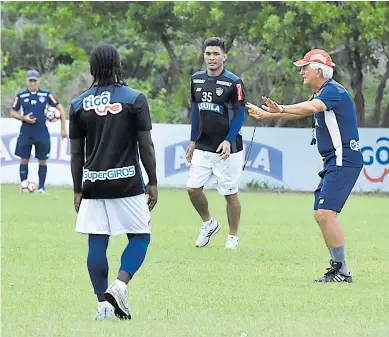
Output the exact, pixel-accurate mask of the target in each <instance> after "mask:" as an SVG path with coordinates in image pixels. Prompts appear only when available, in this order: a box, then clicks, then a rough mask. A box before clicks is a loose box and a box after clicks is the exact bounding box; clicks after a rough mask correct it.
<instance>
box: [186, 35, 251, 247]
mask: <svg viewBox="0 0 389 337" xmlns="http://www.w3.org/2000/svg"><path fill="white" fill-rule="evenodd" d="M204 47H205V51H204V60H205V63H206V65H207V70H205V71H199V72H197V73H195V74H194V75H193V76H192V79H191V83H190V90H191V101H192V111H191V124H192V125H191V126H192V128H191V135H190V144H189V147H188V148H187V151H186V158H187V160H188V161H189V162H190V163H191V167H190V171H189V179H188V182H187V190H188V193H189V196H190V200H191V202H192V204H193V206H194V208H195V209H196V211H197V212H198V213H199V215H200V217H201V219H202V221H203V223H202V225H201V228H200V235H199V236H198V238H197V240H196V246H197V247H205V246H207V245H208V244H209V242H210V240H211V239H212V237H213V236H214V235H215V234H216V233H217V232H218V231H219V230H220V224H219V223H218V222H217V221H216V220H215V219H213V218H212V217H211V215H210V213H209V209H208V201H207V198H206V196H205V194H204V192H203V187H204V185H205V184H206V183H207V182H208V181H209V179H210V178H212V177H215V178H216V182H217V189H218V191H219V193H220V194H222V195H224V196H225V198H226V201H227V213H228V223H229V229H230V231H229V235H228V237H227V241H226V248H228V249H236V248H237V247H238V226H239V221H240V213H241V206H240V201H239V198H238V188H239V180H240V177H241V175H242V161H243V156H242V154H243V142H242V136H241V134H240V129H241V127H242V125H243V121H244V119H245V92H244V86H243V82H242V80H241V79H240V78H239V77H238V76H236V75H235V74H233V73H231V72H229V71H227V70H226V69H224V62H225V61H226V59H227V54H226V52H225V45H224V40H223V39H221V38H218V37H213V38H209V39H207V40H206V41H205V43H204Z"/></svg>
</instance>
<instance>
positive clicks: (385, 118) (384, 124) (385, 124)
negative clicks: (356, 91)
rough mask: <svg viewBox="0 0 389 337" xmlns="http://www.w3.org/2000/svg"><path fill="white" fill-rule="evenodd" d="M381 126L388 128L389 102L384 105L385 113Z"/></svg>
mask: <svg viewBox="0 0 389 337" xmlns="http://www.w3.org/2000/svg"><path fill="white" fill-rule="evenodd" d="M382 127H383V128H389V104H388V105H387V107H386V110H385V114H384V120H383V122H382Z"/></svg>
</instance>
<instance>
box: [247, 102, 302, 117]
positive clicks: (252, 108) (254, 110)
mask: <svg viewBox="0 0 389 337" xmlns="http://www.w3.org/2000/svg"><path fill="white" fill-rule="evenodd" d="M246 107H247V109H248V111H249V115H250V116H251V117H253V118H255V119H258V120H260V121H262V120H266V119H285V120H293V119H300V118H303V117H306V116H301V115H293V114H289V113H281V112H279V113H276V112H267V111H265V110H263V109H261V108H260V107H258V106H256V105H254V104H252V103H247V104H246Z"/></svg>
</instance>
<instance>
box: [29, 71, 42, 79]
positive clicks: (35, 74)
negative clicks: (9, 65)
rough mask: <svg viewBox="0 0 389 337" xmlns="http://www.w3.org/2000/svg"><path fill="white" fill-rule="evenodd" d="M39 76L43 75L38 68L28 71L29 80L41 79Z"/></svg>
mask: <svg viewBox="0 0 389 337" xmlns="http://www.w3.org/2000/svg"><path fill="white" fill-rule="evenodd" d="M39 77H41V75H40V74H39V73H38V72H37V71H36V70H29V71H27V79H28V80H39Z"/></svg>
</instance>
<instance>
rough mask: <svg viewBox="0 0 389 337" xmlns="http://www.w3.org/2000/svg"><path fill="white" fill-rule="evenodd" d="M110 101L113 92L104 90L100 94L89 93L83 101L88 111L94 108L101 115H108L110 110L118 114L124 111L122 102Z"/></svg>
mask: <svg viewBox="0 0 389 337" xmlns="http://www.w3.org/2000/svg"><path fill="white" fill-rule="evenodd" d="M110 101H111V93H110V92H109V91H104V92H103V93H101V95H98V96H94V95H89V96H88V97H85V98H84V99H83V101H82V107H83V108H84V110H86V111H88V110H93V109H94V110H95V112H96V114H98V115H99V116H106V115H107V113H108V112H109V113H111V114H113V115H116V114H118V113H119V112H121V111H122V104H121V103H110Z"/></svg>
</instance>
